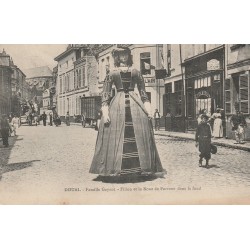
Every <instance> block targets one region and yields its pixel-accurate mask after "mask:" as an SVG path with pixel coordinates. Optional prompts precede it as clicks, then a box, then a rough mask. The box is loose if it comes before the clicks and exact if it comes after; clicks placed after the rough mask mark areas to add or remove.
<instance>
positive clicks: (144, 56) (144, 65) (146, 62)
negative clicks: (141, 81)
mask: <svg viewBox="0 0 250 250" xmlns="http://www.w3.org/2000/svg"><path fill="white" fill-rule="evenodd" d="M140 64H141V74H142V75H150V74H151V68H150V65H151V59H150V53H149V52H145V53H141V54H140Z"/></svg>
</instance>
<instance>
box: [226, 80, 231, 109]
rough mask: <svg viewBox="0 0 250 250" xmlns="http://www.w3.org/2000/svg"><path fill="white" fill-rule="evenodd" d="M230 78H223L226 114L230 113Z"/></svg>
mask: <svg viewBox="0 0 250 250" xmlns="http://www.w3.org/2000/svg"><path fill="white" fill-rule="evenodd" d="M230 86H231V79H226V80H225V103H226V107H225V112H226V114H230V113H231V106H232V105H231V87H230Z"/></svg>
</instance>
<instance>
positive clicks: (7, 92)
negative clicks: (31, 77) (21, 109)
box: [0, 50, 12, 114]
mask: <svg viewBox="0 0 250 250" xmlns="http://www.w3.org/2000/svg"><path fill="white" fill-rule="evenodd" d="M11 74H12V69H11V67H10V56H9V55H7V54H6V52H5V51H4V50H3V51H2V53H0V114H9V113H10V112H11Z"/></svg>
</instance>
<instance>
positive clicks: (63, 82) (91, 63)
mask: <svg viewBox="0 0 250 250" xmlns="http://www.w3.org/2000/svg"><path fill="white" fill-rule="evenodd" d="M55 61H57V62H58V73H57V84H56V92H57V112H58V114H59V116H61V117H62V118H63V117H65V115H66V113H67V112H69V115H70V116H71V118H72V117H73V116H74V115H80V114H81V98H83V97H85V96H92V95H98V94H99V90H98V84H97V62H96V59H95V57H94V56H93V55H92V53H91V52H90V48H89V46H87V45H84V44H75V45H73V44H70V45H68V47H67V49H66V50H65V51H64V52H63V53H61V54H60V55H58V56H57V57H56V58H55Z"/></svg>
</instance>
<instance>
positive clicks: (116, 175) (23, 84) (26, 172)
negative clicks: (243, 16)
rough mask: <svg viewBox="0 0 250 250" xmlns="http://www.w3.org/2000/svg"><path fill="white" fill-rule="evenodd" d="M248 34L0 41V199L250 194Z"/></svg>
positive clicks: (116, 200) (194, 200)
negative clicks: (209, 39) (242, 39)
mask: <svg viewBox="0 0 250 250" xmlns="http://www.w3.org/2000/svg"><path fill="white" fill-rule="evenodd" d="M249 118H250V45H249V44H58V45H56V44H53V45H52V44H29V45H28V44H27V45H25V44H22V45H18V44H0V130H1V133H0V204H54V205H60V204H96V205H98V204H138V205H139V204H155V205H158V204H159V205H160V204H161V205H162V204H197V205H199V204H250V189H249V187H250V169H249V161H250V153H249V151H250V119H249Z"/></svg>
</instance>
